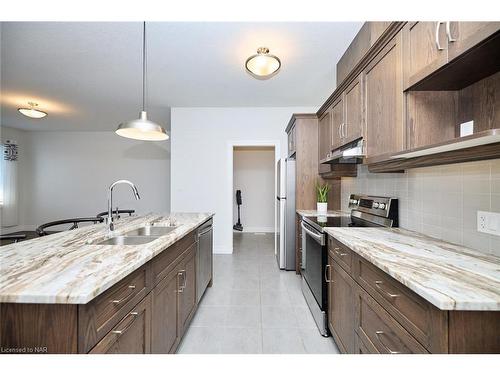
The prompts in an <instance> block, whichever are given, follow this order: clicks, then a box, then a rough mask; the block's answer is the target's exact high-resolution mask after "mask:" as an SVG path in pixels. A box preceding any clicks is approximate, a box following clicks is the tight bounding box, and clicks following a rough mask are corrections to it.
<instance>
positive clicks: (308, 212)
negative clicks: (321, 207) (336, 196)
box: [297, 210, 351, 217]
mask: <svg viewBox="0 0 500 375" xmlns="http://www.w3.org/2000/svg"><path fill="white" fill-rule="evenodd" d="M297 213H298V214H299V215H300V216H306V217H307V216H318V215H319V214H318V211H316V210H297ZM350 215H351V213H350V212H346V211H340V210H328V211H327V212H326V216H328V217H340V216H350ZM323 216H325V215H323Z"/></svg>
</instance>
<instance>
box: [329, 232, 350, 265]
mask: <svg viewBox="0 0 500 375" xmlns="http://www.w3.org/2000/svg"><path fill="white" fill-rule="evenodd" d="M328 253H329V254H330V255H331V257H332V258H333V259H335V261H336V262H337V263H338V264H340V266H341V267H342V268H343V269H344V270H345V271H346V272H347V273H348V274H351V268H352V258H353V254H352V250H350V249H349V248H347V247H345V246H344V245H342V244H341V243H340V242H339V241H337V240H336V239H335V238H333V237H331V236H328Z"/></svg>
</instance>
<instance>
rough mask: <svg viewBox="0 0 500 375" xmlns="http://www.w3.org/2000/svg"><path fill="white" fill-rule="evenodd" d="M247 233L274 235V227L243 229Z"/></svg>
mask: <svg viewBox="0 0 500 375" xmlns="http://www.w3.org/2000/svg"><path fill="white" fill-rule="evenodd" d="M243 232H245V233H257V232H258V233H274V228H272V227H243Z"/></svg>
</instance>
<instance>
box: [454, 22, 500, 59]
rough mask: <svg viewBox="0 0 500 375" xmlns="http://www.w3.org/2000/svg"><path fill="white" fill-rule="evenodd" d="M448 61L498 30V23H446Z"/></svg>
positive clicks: (499, 24)
mask: <svg viewBox="0 0 500 375" xmlns="http://www.w3.org/2000/svg"><path fill="white" fill-rule="evenodd" d="M446 29H447V30H446V31H447V37H448V61H451V60H453V59H454V58H456V57H458V56H460V55H462V54H463V53H464V52H466V51H467V50H469V49H470V48H472V47H474V46H475V45H476V44H478V43H480V42H481V41H483V40H485V39H486V38H488V37H489V36H490V35H492V34H494V33H495V32H497V31H498V30H500V22H447V23H446Z"/></svg>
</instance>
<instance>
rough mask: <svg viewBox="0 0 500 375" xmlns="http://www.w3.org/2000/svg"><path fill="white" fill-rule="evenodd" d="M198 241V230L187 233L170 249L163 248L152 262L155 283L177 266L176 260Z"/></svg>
mask: <svg viewBox="0 0 500 375" xmlns="http://www.w3.org/2000/svg"><path fill="white" fill-rule="evenodd" d="M195 242H196V231H192V232H190V233H188V234H186V235H185V236H184V237H183V238H181V239H180V240H179V241H177V242H176V243H174V244H172V245H171V246H170V247H169V248H168V249H165V250H163V252H162V253H161V254H159V255H158V256H157V257H156V258H155V259H154V260H153V262H152V273H153V282H154V285H156V284H158V282H160V281H161V280H162V279H163V278H165V277H166V276H167V275H168V274H169V273H170V271H172V270H173V269H174V267H175V264H176V263H177V262H175V260H176V259H177V258H178V257H179V256H181V255H182V253H183V252H184V251H185V250H187V249H188V248H189V247H190V246H191V245H192V244H193V243H195Z"/></svg>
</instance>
